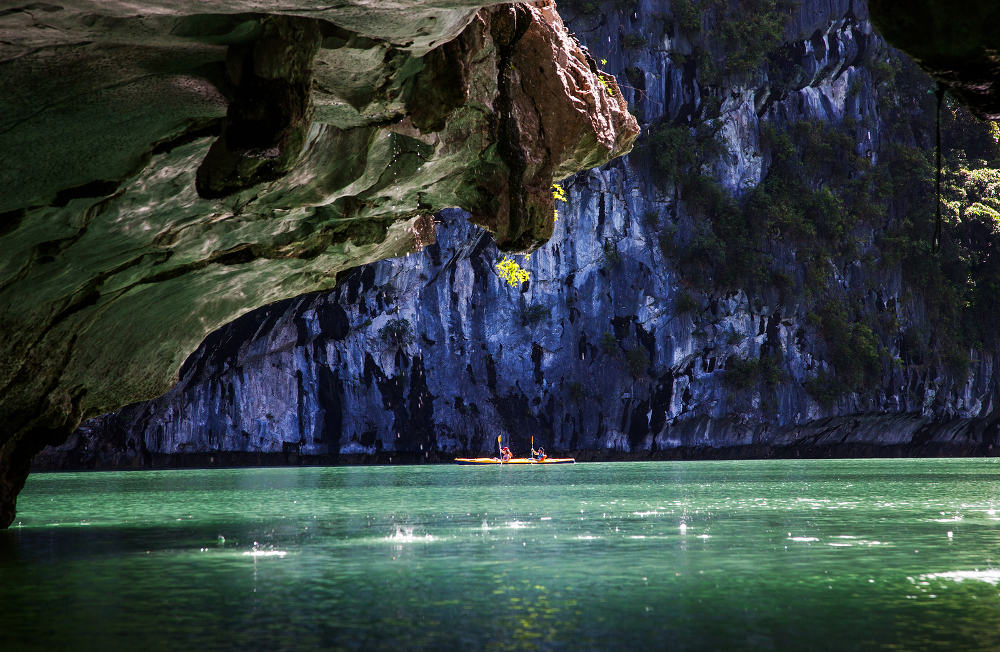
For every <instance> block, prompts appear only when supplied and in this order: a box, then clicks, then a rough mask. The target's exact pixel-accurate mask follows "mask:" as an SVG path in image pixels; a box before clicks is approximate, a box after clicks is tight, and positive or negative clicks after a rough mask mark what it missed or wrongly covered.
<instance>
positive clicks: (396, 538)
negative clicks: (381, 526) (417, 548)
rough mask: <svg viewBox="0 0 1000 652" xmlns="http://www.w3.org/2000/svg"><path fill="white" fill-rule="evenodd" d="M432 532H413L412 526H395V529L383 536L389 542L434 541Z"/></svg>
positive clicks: (435, 538)
mask: <svg viewBox="0 0 1000 652" xmlns="http://www.w3.org/2000/svg"><path fill="white" fill-rule="evenodd" d="M436 540H437V537H435V536H434V535H433V534H424V535H419V534H414V533H413V528H412V527H397V528H396V531H395V532H393V533H392V534H390V535H389V536H387V537H386V538H385V541H388V542H390V543H397V544H398V543H428V542H431V541H436Z"/></svg>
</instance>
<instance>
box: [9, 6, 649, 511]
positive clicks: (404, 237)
mask: <svg viewBox="0 0 1000 652" xmlns="http://www.w3.org/2000/svg"><path fill="white" fill-rule="evenodd" d="M484 4H488V3H482V2H478V3H477V2H474V1H470V2H461V1H457V2H449V3H443V4H442V3H435V2H425V1H423V0H412V1H406V2H391V3H390V2H367V1H365V0H352V1H344V2H334V3H314V2H309V1H306V2H266V3H265V2H252V1H247V2H232V1H222V0H211V1H208V2H205V1H202V0H199V1H197V2H196V1H194V0H187V1H182V2H173V1H171V2H165V1H164V2H157V1H153V2H144V3H141V4H136V3H132V2H118V1H115V0H109V1H105V0H100V1H91V0H71V1H69V2H62V3H60V4H49V3H30V4H21V5H14V4H11V3H4V4H3V6H2V8H0V79H2V82H3V84H2V85H3V88H4V92H3V94H2V95H0V152H2V153H3V159H4V162H3V165H2V166H0V187H2V188H3V192H2V193H0V251H2V252H3V254H2V257H0V315H2V317H0V319H2V322H0V323H2V325H0V332H2V334H3V337H2V338H0V423H2V424H3V430H2V432H0V525H6V524H8V523H9V522H10V521H11V519H12V518H13V504H14V498H15V496H16V493H17V491H18V490H19V489H20V487H21V486H22V484H23V481H24V477H25V475H26V473H27V469H28V463H29V460H30V459H31V456H32V455H33V454H34V453H35V452H36V451H37V450H39V449H41V448H42V446H44V445H45V444H46V443H56V442H58V441H61V440H62V439H64V438H65V437H66V436H67V435H68V434H69V433H70V432H71V431H72V429H73V428H74V427H75V426H76V425H77V424H78V423H79V421H80V419H81V418H83V417H88V416H93V415H96V414H99V413H101V412H106V411H108V410H112V409H116V408H118V407H120V406H122V405H124V404H126V403H130V402H133V401H136V400H139V399H144V398H151V397H153V396H155V395H157V394H159V393H161V392H163V391H164V390H166V389H167V388H168V387H169V386H170V385H171V384H172V382H173V381H175V380H176V378H177V371H178V368H179V367H180V365H181V363H182V361H183V360H184V358H185V357H187V355H188V354H189V353H191V352H192V351H193V350H194V348H195V347H196V346H197V344H198V342H200V341H201V340H202V339H203V338H204V336H205V335H206V334H207V333H209V332H211V331H212V330H214V329H216V328H218V327H219V326H221V325H223V324H225V323H226V322H229V321H231V320H232V319H234V318H236V317H237V316H239V315H240V314H242V313H244V312H246V311H247V310H250V309H252V308H255V307H257V306H260V305H263V304H267V303H271V302H274V301H276V300H280V299H284V298H287V297H292V296H296V295H299V294H301V293H303V292H310V291H315V290H320V289H329V288H332V287H333V286H334V285H335V283H336V280H337V278H338V275H340V274H342V273H343V272H344V271H345V270H348V269H350V268H352V267H356V266H358V265H361V264H364V263H368V262H372V261H376V260H380V259H384V258H387V257H391V256H398V255H401V254H403V253H405V252H409V251H413V250H416V249H419V248H420V247H422V246H424V245H426V244H427V243H429V242H432V241H433V237H434V230H433V227H432V218H431V215H432V214H433V213H434V212H435V211H438V210H440V209H443V208H447V207H455V206H457V207H461V208H463V209H465V210H467V211H469V213H471V219H473V220H474V221H475V222H476V223H478V224H480V225H481V226H483V227H485V228H486V229H488V230H489V231H491V232H492V233H493V234H494V236H495V238H496V241H497V242H498V244H499V245H500V246H501V247H503V248H505V249H509V250H517V251H530V250H531V249H533V248H534V247H536V246H538V245H539V244H540V243H542V242H544V241H545V240H546V239H547V238H548V237H549V236H550V234H551V232H552V226H553V219H552V216H553V199H552V195H551V192H550V186H551V183H552V181H553V179H554V178H555V179H559V178H563V177H565V176H567V175H570V174H572V173H574V172H576V171H579V170H581V169H585V168H587V167H590V166H594V165H599V164H601V163H604V162H606V161H608V160H610V159H611V158H613V157H615V156H618V155H620V154H622V153H624V152H626V151H628V150H629V148H630V147H631V143H632V141H633V140H634V139H635V137H636V135H637V133H638V128H637V125H636V122H635V120H634V118H632V116H631V115H630V114H629V113H628V111H627V108H626V104H625V100H624V98H623V96H622V94H621V92H620V91H619V90H618V87H617V84H616V82H615V80H614V78H613V76H611V75H610V74H607V73H605V72H602V71H601V69H600V67H599V65H598V63H597V62H596V61H595V60H594V59H593V58H592V57H590V56H588V55H587V53H586V52H585V51H584V50H582V49H581V48H580V46H579V45H578V44H577V42H576V41H575V40H574V39H573V38H572V37H571V36H570V35H569V33H568V32H567V31H566V29H565V27H564V26H563V24H562V21H561V20H560V18H559V16H558V14H557V13H556V11H555V8H554V5H553V4H552V3H551V2H538V3H533V4H502V5H496V6H493V7H487V8H483V9H481V6H482V5H484Z"/></svg>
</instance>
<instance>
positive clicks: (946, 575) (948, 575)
mask: <svg viewBox="0 0 1000 652" xmlns="http://www.w3.org/2000/svg"><path fill="white" fill-rule="evenodd" d="M920 579H921V581H923V582H928V581H931V580H950V581H952V582H964V581H965V580H972V581H975V582H986V583H987V584H992V585H993V586H996V585H997V584H1000V568H986V569H983V570H978V569H976V570H955V571H946V572H943V573H927V574H926V575H921V576H920ZM911 581H912V580H911Z"/></svg>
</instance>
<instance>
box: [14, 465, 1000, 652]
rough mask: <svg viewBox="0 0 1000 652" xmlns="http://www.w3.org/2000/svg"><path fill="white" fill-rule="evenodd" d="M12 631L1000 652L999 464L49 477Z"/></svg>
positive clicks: (209, 639) (31, 486)
mask: <svg viewBox="0 0 1000 652" xmlns="http://www.w3.org/2000/svg"><path fill="white" fill-rule="evenodd" d="M18 508H19V510H18V519H17V521H16V522H15V526H14V527H13V528H12V529H11V530H9V531H7V532H2V533H0V605H2V608H0V648H3V649H5V650H7V649H52V648H68V647H73V648H79V647H87V648H91V649H121V648H128V649H135V648H137V647H142V648H150V649H198V650H201V649H222V648H225V649H232V648H250V649H301V648H315V647H319V648H327V649H330V648H346V649H352V648H353V649H414V648H425V649H441V648H455V647H463V648H475V649H478V648H489V649H568V650H577V649H626V648H628V649H649V648H653V649H706V650H712V649H764V650H766V649H778V650H799V649H848V648H851V649H875V648H882V649H907V650H912V649H942V650H943V649H948V650H954V649H1000V588H998V586H997V584H998V581H1000V513H998V510H1000V464H998V462H997V460H993V459H965V460H809V461H790V460H786V461H757V462H754V461H735V462H649V463H636V462H631V463H607V464H577V465H573V466H553V467H502V468H498V467H489V468H477V467H458V466H395V467H393V466H382V467H335V468H281V469H274V468H270V469H235V470H195V471H191V470H179V471H155V472H149V471H147V472H127V473H68V474H37V475H32V476H31V477H30V478H29V479H28V484H27V486H26V488H25V490H24V492H23V493H22V495H21V498H20V500H19V503H18Z"/></svg>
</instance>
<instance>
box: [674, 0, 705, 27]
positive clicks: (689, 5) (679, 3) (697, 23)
mask: <svg viewBox="0 0 1000 652" xmlns="http://www.w3.org/2000/svg"><path fill="white" fill-rule="evenodd" d="M670 10H671V11H672V12H673V13H674V18H676V19H677V26H678V27H680V30H681V32H684V33H686V34H696V33H698V32H700V31H701V10H700V9H699V8H698V7H697V6H695V3H694V2H692V0H673V2H671V3H670Z"/></svg>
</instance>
